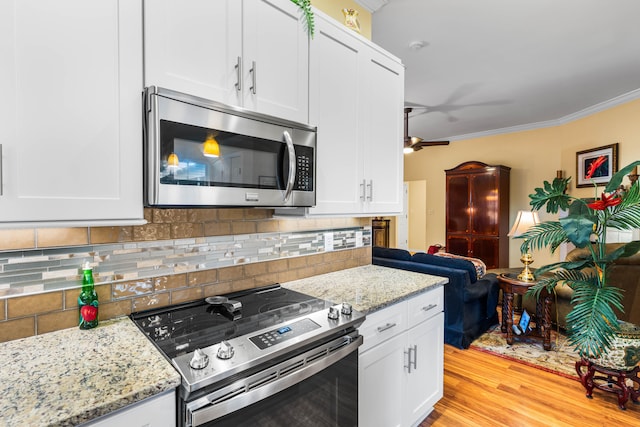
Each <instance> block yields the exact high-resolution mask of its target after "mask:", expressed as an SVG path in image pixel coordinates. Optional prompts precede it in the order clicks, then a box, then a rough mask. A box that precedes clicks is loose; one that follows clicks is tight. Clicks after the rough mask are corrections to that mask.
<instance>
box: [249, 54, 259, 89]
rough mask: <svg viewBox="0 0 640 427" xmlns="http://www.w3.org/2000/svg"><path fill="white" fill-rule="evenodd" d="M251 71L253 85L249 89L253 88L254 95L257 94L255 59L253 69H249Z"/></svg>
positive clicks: (252, 64)
mask: <svg viewBox="0 0 640 427" xmlns="http://www.w3.org/2000/svg"><path fill="white" fill-rule="evenodd" d="M249 72H250V73H251V84H252V85H253V86H251V87H250V88H249V90H251V93H253V94H254V95H255V94H256V90H257V89H256V72H257V71H256V61H253V62H252V63H251V69H250V70H249Z"/></svg>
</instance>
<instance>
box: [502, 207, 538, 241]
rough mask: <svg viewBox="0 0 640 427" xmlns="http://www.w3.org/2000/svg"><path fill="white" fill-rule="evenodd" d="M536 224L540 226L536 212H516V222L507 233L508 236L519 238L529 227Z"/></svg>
mask: <svg viewBox="0 0 640 427" xmlns="http://www.w3.org/2000/svg"><path fill="white" fill-rule="evenodd" d="M538 224H540V217H539V216H538V212H533V211H518V215H517V216H516V220H515V221H514V222H513V226H512V227H511V231H509V234H508V236H510V237H520V236H522V235H523V234H524V233H526V232H527V230H529V229H530V228H531V227H533V226H534V225H538Z"/></svg>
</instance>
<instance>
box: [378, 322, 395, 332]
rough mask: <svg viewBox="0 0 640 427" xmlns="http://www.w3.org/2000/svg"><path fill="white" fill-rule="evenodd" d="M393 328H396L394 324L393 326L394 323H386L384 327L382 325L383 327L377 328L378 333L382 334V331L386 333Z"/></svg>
mask: <svg viewBox="0 0 640 427" xmlns="http://www.w3.org/2000/svg"><path fill="white" fill-rule="evenodd" d="M394 326H396V324H395V323H387V324H386V325H384V326H378V332H384V331H386V330H387V329H391V328H393V327H394Z"/></svg>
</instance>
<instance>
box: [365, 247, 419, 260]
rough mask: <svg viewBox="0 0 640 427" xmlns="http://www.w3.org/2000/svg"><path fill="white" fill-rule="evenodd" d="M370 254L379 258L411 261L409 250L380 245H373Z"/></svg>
mask: <svg viewBox="0 0 640 427" xmlns="http://www.w3.org/2000/svg"><path fill="white" fill-rule="evenodd" d="M372 255H373V256H374V257H379V258H390V259H397V260H399V261H411V254H410V253H409V251H406V250H404V249H398V248H383V247H380V246H374V247H373V249H372Z"/></svg>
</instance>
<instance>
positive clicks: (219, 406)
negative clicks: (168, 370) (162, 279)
mask: <svg viewBox="0 0 640 427" xmlns="http://www.w3.org/2000/svg"><path fill="white" fill-rule="evenodd" d="M131 318H132V319H133V321H134V322H135V323H136V324H137V325H138V327H139V328H140V329H141V330H142V331H143V332H144V333H145V334H146V335H147V336H148V337H149V338H150V339H151V340H152V341H153V342H154V343H155V344H156V346H157V347H158V348H159V349H160V351H161V352H162V353H163V354H164V355H165V356H166V357H167V359H169V360H170V361H171V363H172V364H173V365H174V366H175V368H176V369H177V370H178V371H179V372H180V374H181V375H182V385H181V387H180V391H179V393H178V394H179V396H178V420H177V421H178V425H179V426H185V427H195V426H234V427H236V426H256V425H259V426H291V425H296V426H340V427H355V426H357V424H358V419H357V418H358V406H357V399H358V352H357V349H358V347H359V346H360V345H361V344H362V337H361V336H360V335H359V334H358V331H357V328H358V326H359V325H361V324H362V322H364V319H365V316H364V315H363V314H362V313H359V312H357V311H355V310H352V309H351V306H349V305H348V304H346V303H345V304H339V305H334V304H331V303H330V302H328V301H324V300H321V299H317V298H314V297H311V296H308V295H305V294H302V293H299V292H295V291H292V290H288V289H285V288H282V287H280V286H278V285H274V286H270V287H266V288H260V289H252V290H248V291H244V292H239V293H234V294H228V295H224V296H219V297H209V298H206V299H204V300H201V301H196V302H193V303H186V304H180V305H176V306H171V307H164V308H161V309H157V310H149V311H145V312H140V313H134V314H132V315H131Z"/></svg>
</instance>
